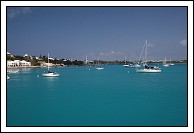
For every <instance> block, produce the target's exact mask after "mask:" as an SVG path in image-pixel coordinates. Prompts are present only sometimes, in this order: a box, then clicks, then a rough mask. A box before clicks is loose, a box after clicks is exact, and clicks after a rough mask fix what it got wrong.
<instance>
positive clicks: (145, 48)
mask: <svg viewBox="0 0 194 133" xmlns="http://www.w3.org/2000/svg"><path fill="white" fill-rule="evenodd" d="M147 45H148V44H147V40H146V43H145V62H146V63H147Z"/></svg>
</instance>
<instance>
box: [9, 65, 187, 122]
mask: <svg viewBox="0 0 194 133" xmlns="http://www.w3.org/2000/svg"><path fill="white" fill-rule="evenodd" d="M161 68H162V72H161V73H136V72H135V69H134V68H125V67H123V66H122V65H105V66H104V70H102V71H97V70H95V67H77V66H70V67H60V68H51V70H53V71H56V72H58V73H60V76H59V77H43V76H42V75H41V74H42V73H43V72H44V71H46V70H47V69H46V68H31V69H30V68H26V69H25V68H23V69H19V73H15V74H8V76H9V77H10V79H9V80H7V126H187V65H185V64H175V66H170V67H166V68H165V67H162V66H161Z"/></svg>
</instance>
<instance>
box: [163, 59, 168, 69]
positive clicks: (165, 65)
mask: <svg viewBox="0 0 194 133" xmlns="http://www.w3.org/2000/svg"><path fill="white" fill-rule="evenodd" d="M163 66H164V67H168V66H169V64H168V63H167V61H166V57H165V59H164V61H163Z"/></svg>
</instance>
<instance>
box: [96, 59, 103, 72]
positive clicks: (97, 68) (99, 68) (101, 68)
mask: <svg viewBox="0 0 194 133" xmlns="http://www.w3.org/2000/svg"><path fill="white" fill-rule="evenodd" d="M99 64H100V63H99V59H98V67H96V70H103V69H104V68H103V67H100V66H99Z"/></svg>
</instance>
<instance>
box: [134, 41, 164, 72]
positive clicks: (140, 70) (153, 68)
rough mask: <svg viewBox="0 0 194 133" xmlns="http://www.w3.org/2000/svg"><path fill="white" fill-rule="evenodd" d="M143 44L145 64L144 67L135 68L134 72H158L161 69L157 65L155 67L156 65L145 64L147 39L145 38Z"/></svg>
mask: <svg viewBox="0 0 194 133" xmlns="http://www.w3.org/2000/svg"><path fill="white" fill-rule="evenodd" d="M144 46H145V65H144V69H136V72H140V73H158V72H161V69H160V68H159V67H157V66H153V67H150V66H148V65H147V40H146V42H145V44H144ZM143 48H144V47H143Z"/></svg>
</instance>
